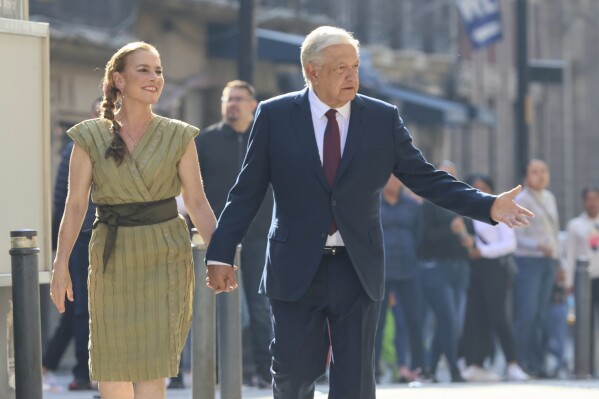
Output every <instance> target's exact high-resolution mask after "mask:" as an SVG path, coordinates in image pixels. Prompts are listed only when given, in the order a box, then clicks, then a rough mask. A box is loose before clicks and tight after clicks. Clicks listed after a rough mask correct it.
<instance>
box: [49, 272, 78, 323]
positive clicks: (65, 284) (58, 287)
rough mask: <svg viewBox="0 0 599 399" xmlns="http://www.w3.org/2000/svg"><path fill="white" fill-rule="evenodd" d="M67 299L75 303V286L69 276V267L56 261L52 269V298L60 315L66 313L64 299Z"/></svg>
mask: <svg viewBox="0 0 599 399" xmlns="http://www.w3.org/2000/svg"><path fill="white" fill-rule="evenodd" d="M65 295H66V297H67V298H68V299H69V301H71V302H73V301H74V299H75V298H74V297H73V284H72V283H71V276H70V274H69V266H68V264H65V263H59V262H57V261H54V268H53V269H52V280H51V282H50V298H52V302H54V306H56V309H58V311H59V312H60V313H64V311H65V306H64V298H65Z"/></svg>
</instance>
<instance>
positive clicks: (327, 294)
mask: <svg viewBox="0 0 599 399" xmlns="http://www.w3.org/2000/svg"><path fill="white" fill-rule="evenodd" d="M380 305H381V303H380V302H379V301H373V300H372V299H370V297H369V296H368V294H367V293H366V291H364V288H363V287H362V285H361V284H360V281H359V279H358V277H357V275H356V273H355V271H354V268H353V266H352V264H351V261H350V259H349V257H348V256H347V254H341V255H335V256H324V257H323V259H322V261H321V263H320V266H319V269H318V271H317V273H316V276H315V277H314V280H313V281H312V283H311V284H310V287H309V288H308V291H307V292H306V294H305V295H304V296H303V297H302V298H301V299H300V300H298V301H291V302H290V301H281V300H273V299H271V307H272V314H273V321H274V322H273V327H274V330H275V337H276V338H275V340H274V341H273V343H272V344H271V352H272V354H273V365H272V373H273V381H274V385H273V392H274V398H276V399H308V398H313V397H314V388H315V385H314V382H315V380H316V379H317V378H318V377H320V376H321V375H323V374H324V373H325V371H326V363H327V358H328V353H329V344H331V345H332V358H331V364H330V373H329V381H330V390H329V398H330V399H373V398H374V397H375V382H374V367H373V366H374V337H375V333H376V325H377V319H378V315H379V309H380ZM329 329H330V331H329ZM329 332H330V335H329ZM329 336H330V339H329Z"/></svg>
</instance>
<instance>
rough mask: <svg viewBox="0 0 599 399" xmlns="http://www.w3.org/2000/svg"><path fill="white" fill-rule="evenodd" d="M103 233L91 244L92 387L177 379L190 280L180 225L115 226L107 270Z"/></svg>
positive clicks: (185, 238) (185, 233) (101, 230)
mask: <svg viewBox="0 0 599 399" xmlns="http://www.w3.org/2000/svg"><path fill="white" fill-rule="evenodd" d="M106 231H107V229H106V226H105V225H103V224H100V225H98V227H97V228H96V229H94V231H93V234H92V238H91V241H90V268H89V275H88V286H89V293H88V295H89V314H90V321H89V323H90V339H89V354H90V359H89V365H90V377H91V379H92V380H93V381H147V380H154V379H158V378H164V377H170V376H175V375H177V373H178V371H179V362H180V358H181V351H182V349H183V345H184V344H185V339H186V337H187V333H188V331H189V327H190V324H191V303H192V298H193V287H194V274H193V259H192V254H191V243H190V239H189V233H188V230H187V226H186V224H185V221H184V220H183V218H181V217H178V218H176V219H173V220H170V221H167V222H164V223H159V224H155V225H150V226H138V227H119V228H118V233H117V242H116V247H115V250H114V253H113V254H112V256H111V258H110V261H109V263H108V264H107V267H106V270H104V267H103V263H102V253H103V250H104V242H105V237H106Z"/></svg>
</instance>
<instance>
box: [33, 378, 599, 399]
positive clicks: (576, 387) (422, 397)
mask: <svg viewBox="0 0 599 399" xmlns="http://www.w3.org/2000/svg"><path fill="white" fill-rule="evenodd" d="M69 380H70V376H69V375H68V374H66V373H65V374H59V375H57V381H58V385H59V388H60V389H61V390H60V391H59V392H49V391H46V392H44V399H93V398H94V393H93V392H90V391H86V392H69V391H68V390H67V388H66V387H67V385H68V382H69ZM326 393H327V387H326V386H324V385H323V386H317V393H316V395H315V399H319V398H320V399H324V398H326V397H327V394H326ZM191 395H192V394H191V389H177V390H168V391H167V395H166V397H167V399H192V396H191ZM216 398H220V395H219V394H218V393H217V395H216ZM242 398H244V399H245V398H253V399H272V393H271V391H270V390H264V389H263V390H260V389H255V388H249V387H244V388H243V393H242ZM377 398H378V399H437V398H439V399H440V398H443V399H480V398H485V399H510V398H512V399H516V398H517V399H521V398H522V399H525V398H530V399H537V398H542V399H563V398H576V399H591V398H592V399H596V398H599V380H584V381H581V380H537V381H529V382H525V383H507V382H500V383H492V384H489V383H487V384H475V383H461V384H450V383H438V384H424V385H422V386H420V387H412V388H410V387H408V386H407V385H405V384H383V385H381V386H379V387H378V388H377ZM202 399H205V398H202Z"/></svg>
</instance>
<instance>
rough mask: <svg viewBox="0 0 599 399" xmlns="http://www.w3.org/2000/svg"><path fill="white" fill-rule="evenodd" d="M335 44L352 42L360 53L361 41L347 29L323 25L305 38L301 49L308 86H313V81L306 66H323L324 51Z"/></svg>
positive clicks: (303, 69) (303, 71) (303, 70)
mask: <svg viewBox="0 0 599 399" xmlns="http://www.w3.org/2000/svg"><path fill="white" fill-rule="evenodd" d="M335 44H351V45H352V46H354V48H355V49H356V52H357V53H358V55H360V42H359V41H358V40H357V39H354V37H353V35H352V34H351V33H350V32H348V31H346V30H345V29H341V28H336V27H333V26H321V27H318V28H316V29H314V30H313V31H312V32H310V33H309V34H308V36H306V38H305V39H304V42H303V43H302V49H301V59H302V73H303V74H304V80H305V81H306V85H307V86H308V87H312V83H311V82H310V79H308V75H306V66H307V65H308V64H314V65H316V66H322V64H323V63H324V59H323V55H322V51H323V50H324V49H325V48H327V47H329V46H333V45H335Z"/></svg>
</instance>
